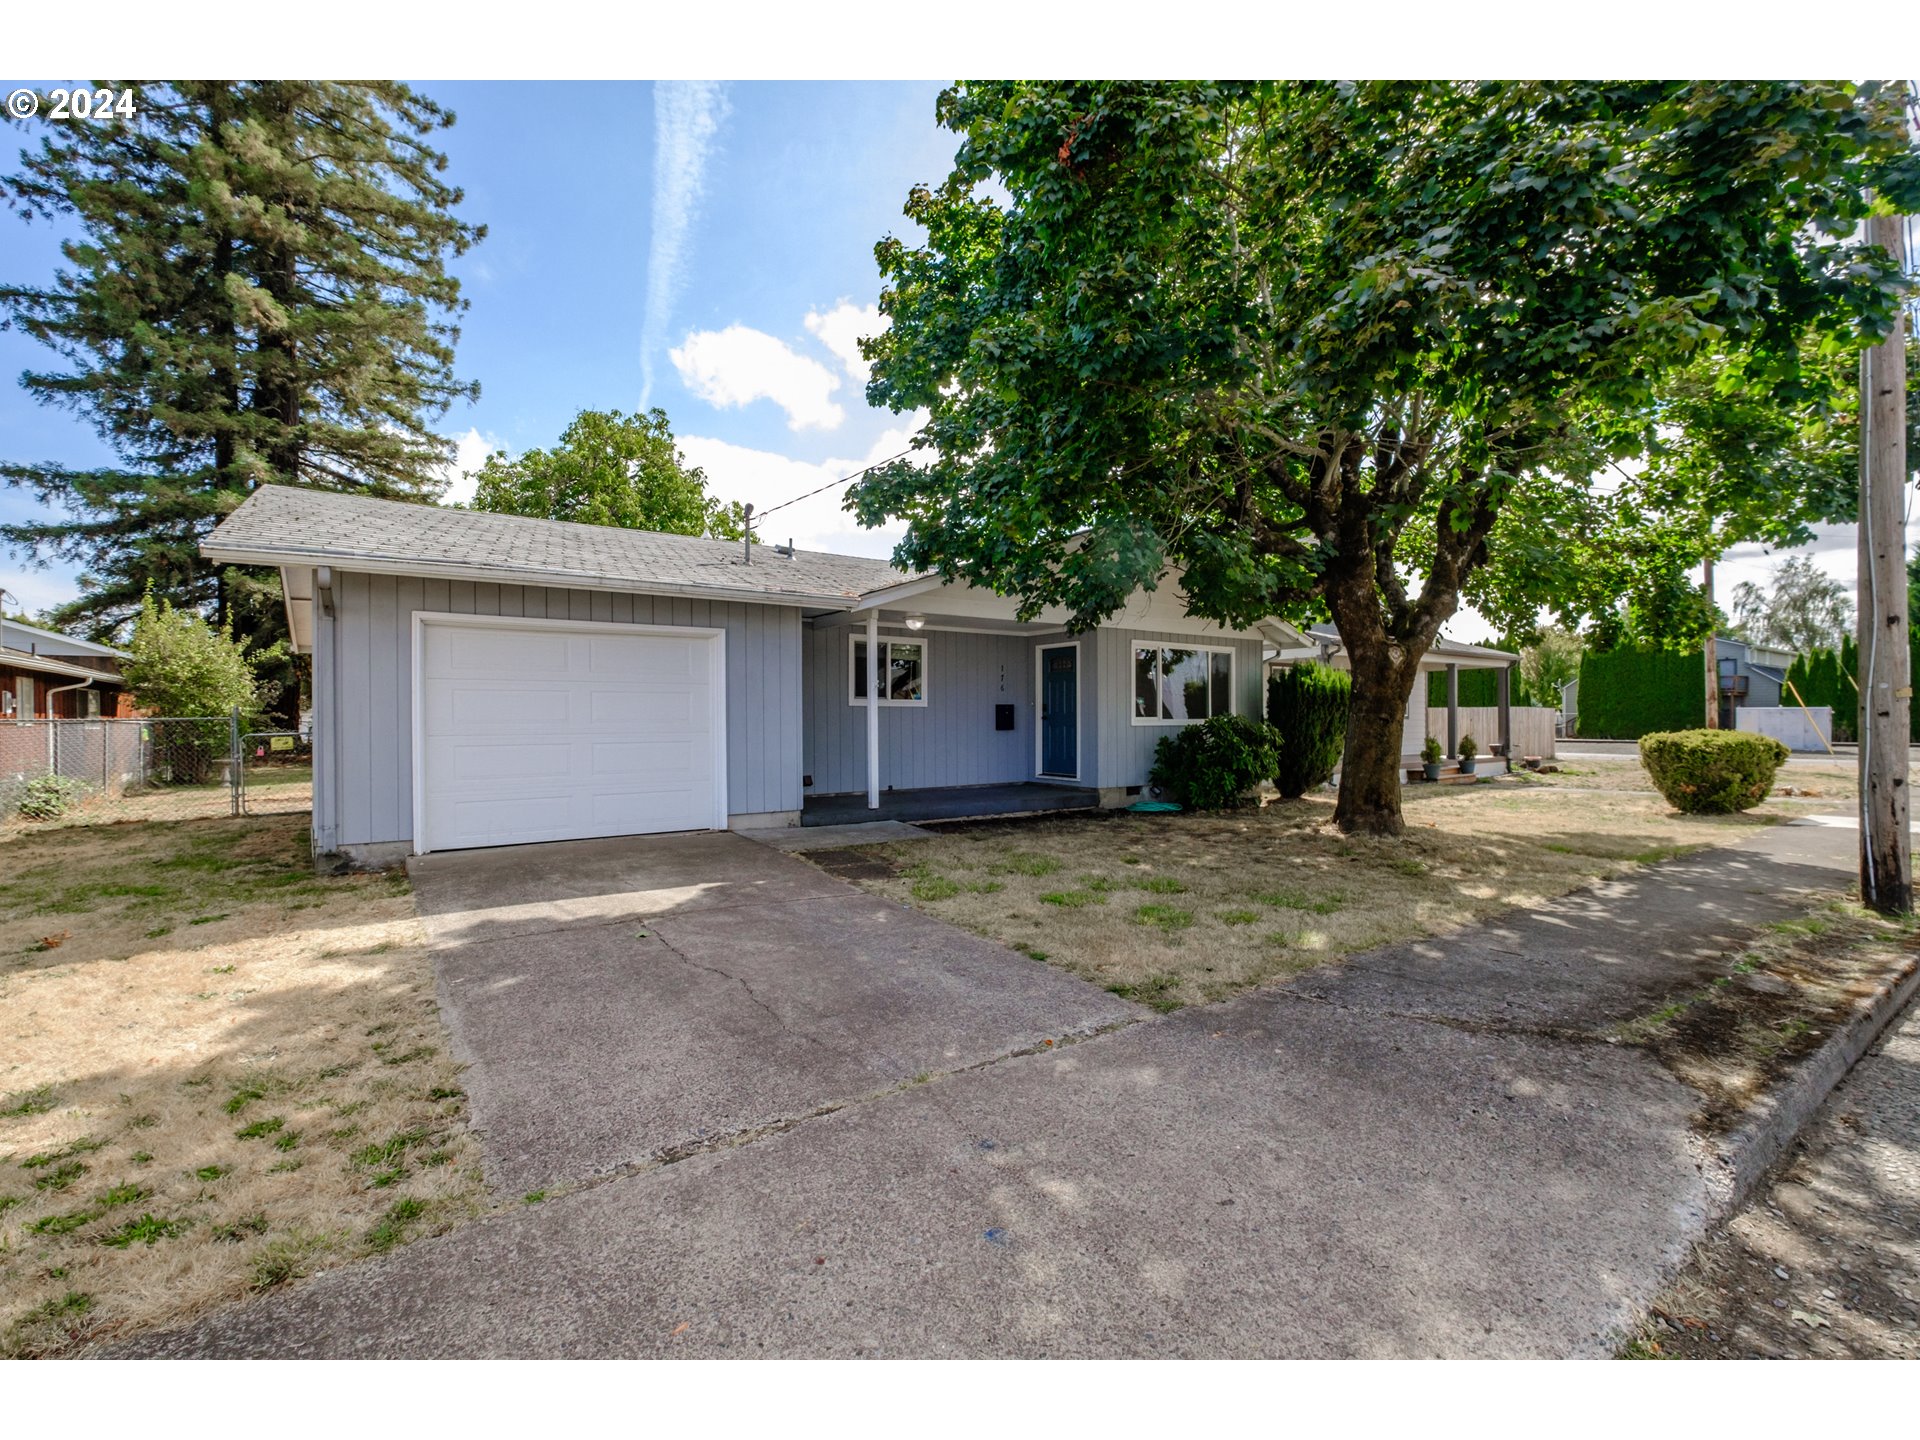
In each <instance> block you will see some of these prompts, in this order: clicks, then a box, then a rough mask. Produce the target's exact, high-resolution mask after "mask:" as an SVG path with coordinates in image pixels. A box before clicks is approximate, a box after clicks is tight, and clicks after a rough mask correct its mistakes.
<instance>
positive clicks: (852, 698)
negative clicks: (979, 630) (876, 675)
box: [847, 632, 933, 710]
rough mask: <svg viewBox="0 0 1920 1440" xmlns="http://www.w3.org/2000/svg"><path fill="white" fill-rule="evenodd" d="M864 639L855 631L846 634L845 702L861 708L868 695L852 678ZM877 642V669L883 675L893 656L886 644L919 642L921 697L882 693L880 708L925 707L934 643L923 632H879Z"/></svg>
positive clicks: (855, 676) (930, 676) (856, 672)
mask: <svg viewBox="0 0 1920 1440" xmlns="http://www.w3.org/2000/svg"><path fill="white" fill-rule="evenodd" d="M866 643H867V637H866V636H865V635H862V634H859V633H857V632H856V633H854V634H852V635H849V636H848V637H847V704H849V705H851V706H854V707H855V708H856V709H861V710H864V709H866V706H867V697H866V696H864V695H860V694H856V693H855V691H854V684H855V681H856V680H858V678H859V675H860V670H861V668H862V667H861V665H860V660H859V651H860V647H861V646H862V645H864V644H866ZM880 644H881V646H882V647H883V649H882V656H883V658H882V659H881V661H880V673H881V675H882V677H884V676H885V675H886V671H887V663H888V661H889V660H891V659H892V656H893V652H892V650H891V648H888V647H891V646H894V645H918V646H919V647H920V698H919V699H918V700H889V699H888V698H887V697H886V696H885V695H884V694H883V695H881V697H880V704H881V706H882V708H885V707H888V706H891V707H893V708H894V709H898V710H924V709H926V708H927V696H928V694H929V693H930V692H931V690H932V688H933V687H932V680H933V666H932V656H933V647H932V646H931V645H929V644H928V643H927V637H926V636H924V635H882V636H881V637H880Z"/></svg>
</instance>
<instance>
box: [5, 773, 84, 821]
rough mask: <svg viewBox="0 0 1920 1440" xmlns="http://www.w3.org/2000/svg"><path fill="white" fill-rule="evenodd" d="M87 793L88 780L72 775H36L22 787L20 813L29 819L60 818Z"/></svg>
mask: <svg viewBox="0 0 1920 1440" xmlns="http://www.w3.org/2000/svg"><path fill="white" fill-rule="evenodd" d="M86 794H87V785H86V782H85V781H82V780H76V779H74V778H73V777H72V776H71V775H36V776H34V777H33V778H32V779H31V780H29V781H27V782H26V783H25V784H23V785H22V786H21V787H20V814H21V816H22V818H24V819H27V820H58V819H59V818H60V817H61V816H62V815H64V814H66V813H67V812H68V811H69V810H71V809H73V807H74V806H76V805H78V804H79V803H80V802H81V800H83V799H85V798H86Z"/></svg>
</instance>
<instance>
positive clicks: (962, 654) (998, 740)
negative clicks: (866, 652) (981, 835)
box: [803, 625, 1060, 795]
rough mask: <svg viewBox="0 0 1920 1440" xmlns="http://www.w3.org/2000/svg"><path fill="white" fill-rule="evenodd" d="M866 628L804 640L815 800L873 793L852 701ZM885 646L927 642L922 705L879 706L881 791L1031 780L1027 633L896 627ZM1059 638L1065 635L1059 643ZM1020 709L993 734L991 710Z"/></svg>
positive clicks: (836, 629) (861, 723)
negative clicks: (856, 657) (857, 652)
mask: <svg viewBox="0 0 1920 1440" xmlns="http://www.w3.org/2000/svg"><path fill="white" fill-rule="evenodd" d="M865 638H866V630H865V627H863V626H845V625H823V626H820V627H819V628H817V629H809V630H807V631H806V635H805V652H804V653H805V657H806V663H805V666H804V670H803V674H804V676H805V684H806V747H805V755H806V773H807V774H808V775H810V776H811V777H812V778H813V785H812V788H811V789H809V790H808V791H807V793H808V794H809V795H851V794H855V793H858V792H860V791H864V790H865V789H866V788H867V712H866V706H865V704H864V703H861V704H855V703H854V702H853V701H852V700H851V699H850V698H849V697H850V695H851V694H852V690H851V686H852V674H851V671H852V655H853V641H854V640H855V639H860V640H864V639H865ZM880 638H881V641H882V643H883V644H884V643H885V642H886V641H888V640H913V641H919V642H924V643H925V645H926V647H927V650H926V655H927V663H926V692H927V703H926V704H925V705H882V706H881V707H880V786H881V789H883V790H919V789H931V788H936V787H946V786H953V785H999V784H1006V783H1008V782H1011V781H1019V780H1028V779H1031V778H1032V776H1033V725H1034V716H1033V647H1034V644H1035V641H1034V640H1033V639H1032V638H1031V637H1030V636H1026V635H975V634H965V633H959V632H954V631H934V630H927V631H922V632H920V633H919V634H911V633H908V632H906V631H902V630H899V629H897V628H895V627H891V626H890V627H887V628H886V629H883V630H882V631H881V637H880ZM1054 638H1056V639H1057V638H1060V637H1057V636H1056V637H1054ZM995 705H1012V706H1013V707H1014V728H1013V729H1011V730H995V729H994V706H995Z"/></svg>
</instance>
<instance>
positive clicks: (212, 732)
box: [0, 716, 313, 833]
mask: <svg viewBox="0 0 1920 1440" xmlns="http://www.w3.org/2000/svg"><path fill="white" fill-rule="evenodd" d="M287 738H288V737H287V736H286V735H285V734H284V733H283V732H263V733H259V734H249V733H243V732H242V730H241V728H240V723H239V720H238V718H237V717H234V716H186V717H170V718H152V719H144V720H108V719H98V718H96V719H90V720H27V721H0V827H4V828H5V829H6V830H8V831H12V832H16V833H17V832H18V831H20V830H23V829H33V828H38V827H44V826H49V825H98V824H112V823H115V822H119V821H125V820H198V819H205V818H209V817H213V816H220V815H241V814H288V813H293V812H297V811H304V810H308V809H310V808H312V804H313V783H312V781H313V752H312V748H311V745H310V744H309V743H308V742H307V741H306V740H304V739H303V738H302V737H300V736H298V735H293V736H291V741H292V743H285V742H286V740H287ZM250 746H257V747H258V748H259V750H260V754H259V756H258V757H257V759H256V760H255V764H254V767H253V770H252V780H253V783H252V784H251V785H250V784H249V769H248V760H249V758H253V757H252V753H251V750H250V748H249V747H250Z"/></svg>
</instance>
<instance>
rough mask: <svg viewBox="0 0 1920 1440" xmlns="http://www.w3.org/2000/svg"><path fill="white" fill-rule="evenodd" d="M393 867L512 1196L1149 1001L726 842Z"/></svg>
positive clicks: (680, 1148) (974, 1060)
mask: <svg viewBox="0 0 1920 1440" xmlns="http://www.w3.org/2000/svg"><path fill="white" fill-rule="evenodd" d="M408 870H409V873H410V875H411V876H412V879H413V883H414V888H415V891H416V894H417V896H418V902H419V906H420V910H421V913H422V915H423V916H424V917H425V920H426V925H427V930H428V933H429V936H430V937H431V941H432V945H433V951H434V969H435V973H436V975H437V977H438V982H439V994H440V1004H441V1008H442V1011H443V1012H444V1014H445V1017H446V1020H447V1024H448V1028H449V1029H450V1031H451V1032H452V1036H453V1042H454V1053H455V1056H456V1058H457V1059H459V1060H460V1061H461V1062H463V1063H464V1064H466V1065H467V1066H469V1067H470V1068H469V1069H468V1070H467V1071H466V1072H465V1076H464V1081H463V1083H464V1084H465V1086H466V1089H467V1093H468V1096H469V1098H470V1100H471V1102H472V1112H473V1124H474V1128H475V1129H476V1131H477V1132H478V1133H479V1136H480V1139H481V1142H482V1146H483V1148H484V1151H485V1154H486V1160H487V1178H488V1180H489V1182H490V1183H491V1184H492V1185H493V1186H494V1187H495V1188H496V1189H497V1190H500V1191H503V1192H505V1193H507V1194H510V1195H518V1194H520V1193H522V1192H525V1191H528V1190H535V1189H545V1188H549V1187H551V1186H554V1185H558V1184H563V1183H571V1182H579V1181H584V1180H590V1179H593V1178H594V1177H596V1176H600V1175H604V1174H607V1173H609V1172H611V1171H614V1170H617V1169H619V1168H621V1167H622V1166H629V1165H633V1164H637V1163H641V1162H645V1161H648V1160H652V1159H658V1158H662V1157H667V1156H673V1155H680V1154H685V1153H687V1152H688V1151H690V1150H698V1149H701V1148H704V1147H708V1146H712V1145H716V1144H721V1143H725V1142H726V1141H728V1140H730V1139H733V1138H737V1137H740V1136H743V1135H749V1134H753V1133H756V1132H761V1131H764V1130H767V1129H768V1128H770V1127H772V1128H777V1127H779V1126H782V1125H787V1124H791V1123H793V1122H795V1121H797V1120H800V1119H804V1118H807V1117H809V1116H816V1115H820V1114H823V1113H827V1112H829V1111H831V1110H832V1109H834V1108H836V1107H838V1106H840V1105H843V1104H845V1103H847V1102H849V1101H854V1100H861V1099H866V1098H869V1097H872V1096H875V1095H877V1094H880V1093H883V1092H885V1091H888V1090H891V1089H893V1088H895V1087H897V1086H899V1085H901V1084H904V1083H910V1082H912V1081H914V1080H915V1079H916V1078H922V1077H932V1076H937V1075H943V1074H948V1073H951V1072H953V1071H956V1070H963V1069H966V1068H967V1067H969V1066H973V1065H978V1064H981V1063H983V1062H985V1061H989V1060H994V1059H998V1058H1000V1057H1003V1056H1006V1055H1010V1054H1014V1053H1016V1052H1018V1051H1021V1050H1023V1049H1027V1048H1031V1047H1033V1046H1036V1045H1043V1044H1044V1042H1045V1041H1047V1040H1049V1039H1052V1040H1058V1039H1061V1038H1063V1037H1067V1036H1076V1035H1084V1034H1087V1033H1089V1032H1091V1031H1094V1030H1097V1029H1100V1028H1102V1027H1105V1026H1109V1025H1114V1024H1118V1023H1122V1022H1124V1021H1127V1020H1130V1019H1135V1018H1138V1017H1139V1016H1140V1015H1142V1014H1144V1013H1145V1012H1144V1011H1141V1010H1139V1009H1138V1008H1137V1007H1135V1006H1132V1005H1129V1004H1127V1003H1126V1002H1124V1001H1121V1000H1118V999H1116V998H1115V997H1114V996H1112V995H1109V994H1107V993H1106V992H1105V991H1103V990H1101V989H1099V988H1098V987H1096V986H1093V985H1089V984H1087V983H1085V982H1084V981H1081V980H1078V979H1075V978H1074V977H1072V976H1069V975H1065V974H1062V973H1061V972H1060V971H1058V970H1055V969H1053V968H1052V967H1051V966H1048V965H1044V964H1040V963H1036V962H1035V961H1032V960H1028V959H1026V958H1025V957H1023V956H1020V955H1016V954H1014V953H1013V952H1011V951H1009V950H1006V949H1005V948H1003V947H1001V946H999V945H996V944H993V943H991V942H989V941H986V940H981V939H978V938H976V937H974V936H972V935H968V934H965V933H963V932H961V931H958V930H955V929H953V928H952V927H951V926H948V925H944V924H942V923H940V922H939V921H937V920H934V919H931V918H929V917H927V916H924V915H921V914H918V913H916V912H914V911H910V910H906V909H903V908H901V907H899V906H897V905H893V904H891V903H889V902H887V901H884V900H880V899H877V898H875V897H873V896H869V895H866V894H863V893H862V892H860V891H858V890H856V889H854V888H853V887H852V886H849V885H847V884H845V883H843V882H841V881H839V880H836V879H833V878H832V877H830V876H828V875H825V874H823V873H822V872H821V871H820V870H818V869H816V868H814V867H813V866H811V865H809V864H807V863H805V862H804V861H801V860H796V859H794V858H793V857H792V856H790V855H784V854H780V853H778V852H776V851H774V850H771V849H769V848H767V847H766V846H764V845H760V844H757V843H756V842H754V841H752V840H748V839H745V838H744V837H742V836H739V835H732V834H724V833H720V834H705V835H670V836H646V837H638V838H628V839H619V840H589V841H578V842H572V843H568V844H559V845H538V846H516V847H512V848H507V849H499V850H484V851H480V850H476V851H461V852H452V853H448V854H443V855H431V856H426V857H423V858H421V859H417V860H415V861H414V862H412V864H411V865H409V867H408Z"/></svg>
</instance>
